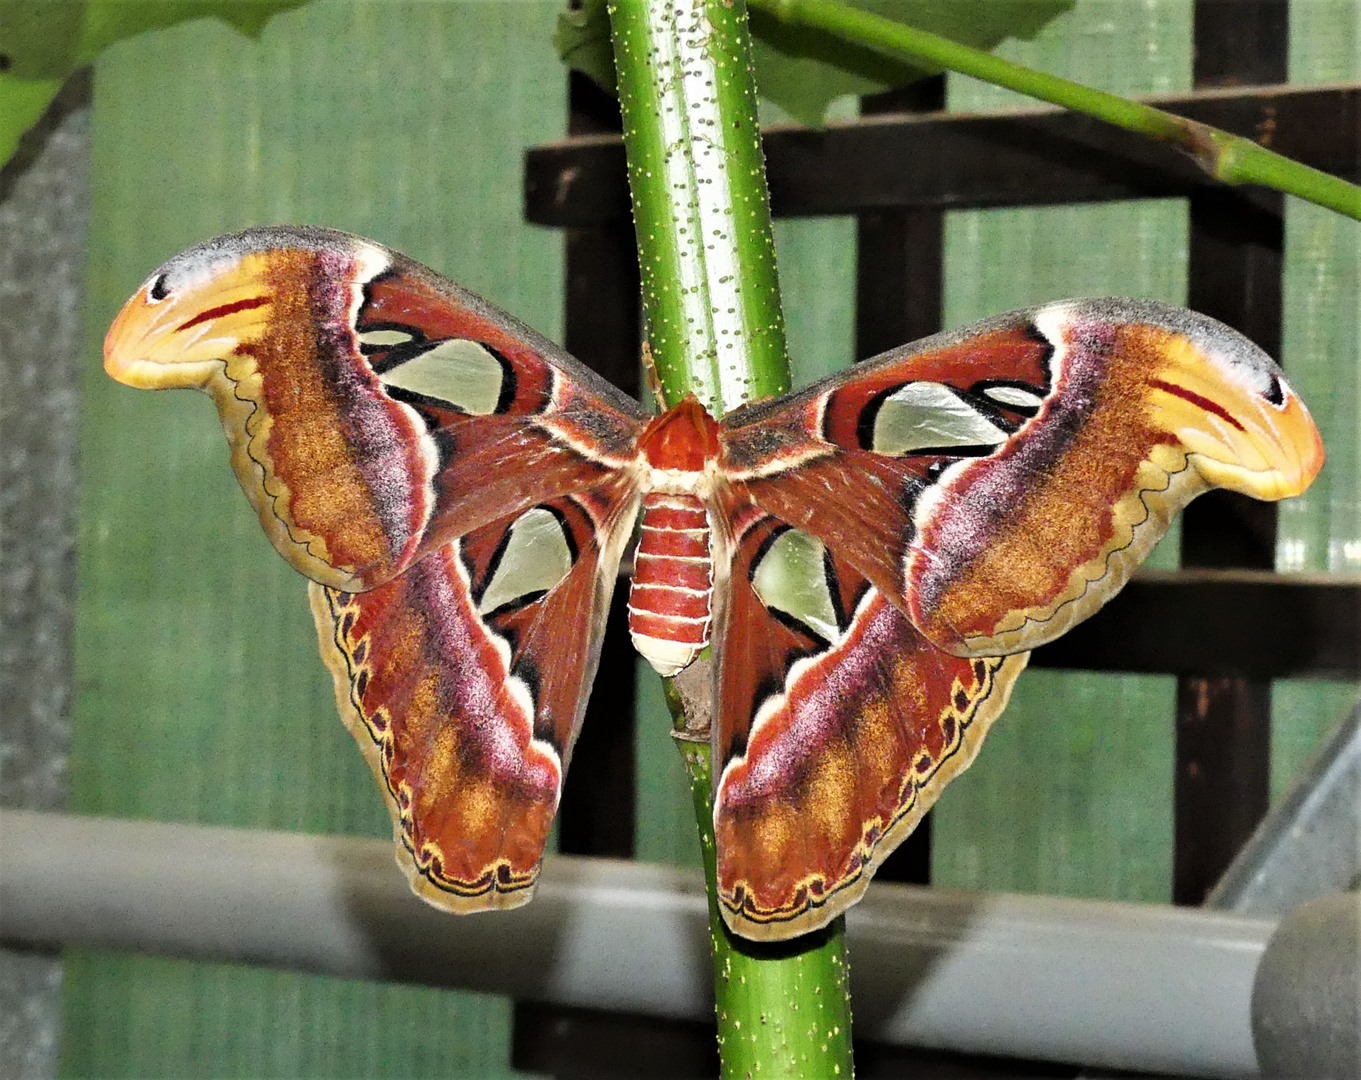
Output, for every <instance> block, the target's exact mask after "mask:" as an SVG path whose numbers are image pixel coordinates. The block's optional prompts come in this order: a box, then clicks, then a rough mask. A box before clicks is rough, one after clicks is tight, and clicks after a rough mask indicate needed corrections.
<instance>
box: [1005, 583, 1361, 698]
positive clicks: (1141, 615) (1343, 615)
mask: <svg viewBox="0 0 1361 1080" xmlns="http://www.w3.org/2000/svg"><path fill="white" fill-rule="evenodd" d="M1031 664H1032V665H1034V666H1036V667H1056V668H1078V669H1084V670H1095V671H1137V672H1150V673H1152V672H1165V673H1181V674H1190V673H1195V674H1198V675H1205V676H1210V677H1228V676H1248V677H1251V678H1254V679H1260V680H1265V679H1279V678H1336V679H1354V678H1361V581H1357V580H1348V581H1338V580H1335V579H1329V578H1327V577H1324V576H1321V575H1303V574H1301V575H1290V574H1272V573H1254V572H1251V571H1232V570H1224V571H1216V570H1196V571H1183V572H1181V573H1152V572H1148V573H1143V574H1139V575H1137V576H1136V577H1135V578H1134V580H1132V581H1131V582H1130V583H1129V584H1128V585H1127V586H1125V588H1124V591H1122V592H1121V593H1120V594H1119V595H1118V596H1116V597H1115V599H1114V600H1112V601H1111V602H1110V603H1109V604H1107V605H1106V606H1105V607H1104V608H1102V609H1101V610H1100V611H1099V612H1097V613H1096V614H1095V615H1093V616H1092V617H1091V618H1090V619H1088V620H1087V621H1086V622H1085V623H1083V624H1082V625H1080V626H1078V627H1076V628H1074V629H1073V630H1071V631H1070V632H1069V633H1067V634H1065V635H1064V636H1063V637H1061V638H1059V640H1058V641H1055V642H1054V643H1053V644H1051V645H1046V646H1044V647H1043V648H1041V649H1036V650H1035V653H1034V655H1033V656H1032V658H1031Z"/></svg>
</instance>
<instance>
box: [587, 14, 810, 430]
mask: <svg viewBox="0 0 1361 1080" xmlns="http://www.w3.org/2000/svg"><path fill="white" fill-rule="evenodd" d="M610 27H611V31H612V33H613V36H614V52H615V67H616V70H617V72H618V84H619V104H620V107H621V109H622V110H623V116H624V146H625V149H626V150H627V153H628V170H629V188H630V190H631V191H632V193H633V219H634V223H635V226H636V228H637V231H638V257H639V264H640V268H641V272H642V285H643V307H644V310H645V312H646V314H647V320H648V342H649V345H650V346H651V349H652V357H653V360H654V362H655V363H656V365H657V374H658V375H659V376H660V378H661V382H662V386H663V387H664V388H665V392H666V397H667V401H668V403H674V402H675V401H678V400H679V399H680V398H681V397H682V396H684V395H685V394H686V393H694V394H695V395H696V396H697V397H698V398H699V399H700V401H701V402H703V403H704V405H705V407H707V408H708V409H709V410H710V411H711V412H713V413H715V414H716V415H721V414H722V413H723V412H725V411H726V410H728V409H732V408H735V407H736V406H737V405H740V404H741V403H742V402H744V401H748V400H750V399H752V398H758V397H764V396H766V395H769V394H779V393H783V392H784V391H786V390H788V389H789V363H788V359H787V358H786V356H785V345H784V317H783V315H782V313H781V310H780V290H779V283H778V281H777V279H776V276H775V241H774V238H773V235H772V233H771V227H770V204H769V199H768V197H767V195H766V180H765V159H764V157H763V155H762V152H761V133H760V130H759V128H758V127H757V123H756V93H755V89H754V87H753V84H752V80H751V67H750V55H751V48H750V38H749V32H748V30H747V15H746V8H745V7H744V6H743V5H741V4H727V5H725V4H723V3H703V2H700V0H676V2H672V3H663V2H659V0H622V2H620V3H618V4H615V5H612V6H611V8H610Z"/></svg>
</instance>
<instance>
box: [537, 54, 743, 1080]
mask: <svg viewBox="0 0 1361 1080" xmlns="http://www.w3.org/2000/svg"><path fill="white" fill-rule="evenodd" d="M619 128H620V122H619V103H618V101H617V100H615V98H614V97H613V96H612V95H610V94H607V93H605V92H604V91H603V90H601V89H600V88H599V87H598V86H596V85H595V84H594V83H592V82H591V81H590V80H589V79H587V78H586V77H585V76H583V75H581V74H580V73H578V72H572V73H571V74H570V76H569V83H568V131H569V132H570V133H571V134H573V135H584V134H587V133H590V132H608V131H618V130H619ZM565 240H566V244H565V264H564V266H565V272H566V296H565V299H564V304H565V318H564V326H563V344H564V345H565V346H566V348H567V351H568V352H570V353H572V354H573V355H574V356H576V357H578V358H579V359H581V360H582V362H583V363H585V364H587V365H589V366H590V367H591V368H593V369H594V370H595V371H596V372H597V373H599V374H600V375H603V376H604V377H605V378H607V379H609V380H610V381H611V382H612V383H614V384H615V385H616V386H618V387H620V388H621V389H623V390H626V391H628V392H629V393H631V394H634V395H636V394H637V393H638V355H639V354H638V349H639V345H638V342H639V335H640V332H641V331H640V325H639V323H640V320H639V314H638V310H639V309H638V256H637V253H636V250H635V248H634V242H633V222H632V221H631V220H630V219H629V218H628V217H627V216H625V217H624V218H622V219H619V220H615V221H611V222H605V223H603V224H601V225H598V226H594V227H589V228H575V229H568V230H567V234H566V237H565ZM619 585H620V586H621V587H620V588H617V589H616V590H615V597H614V603H613V604H612V606H611V609H610V617H609V622H608V624H607V625H606V628H605V640H604V643H603V645H602V647H601V652H600V668H599V670H598V671H597V672H596V678H595V685H594V687H593V689H592V691H591V699H590V702H589V703H588V704H587V707H586V715H585V717H584V719H583V720H582V725H581V735H580V737H579V738H578V739H577V744H576V747H575V749H574V750H573V753H572V760H571V767H570V768H569V769H568V772H567V780H566V782H565V783H564V785H563V792H562V801H561V803H560V804H559V807H558V850H559V851H562V852H564V853H567V854H572V855H604V856H612V857H614V858H622V859H627V858H631V857H632V856H633V851H634V840H635V830H636V821H637V813H636V808H637V782H636V780H637V778H636V767H635V760H634V734H635V720H636V718H635V716H634V702H635V696H636V686H635V672H636V671H637V661H636V654H635V653H634V651H633V643H632V642H631V641H630V640H629V634H628V607H627V605H628V582H627V581H622V580H621V581H620V582H619ZM694 1027H695V1028H698V1029H700V1031H701V1032H702V1031H703V1025H694ZM511 1031H512V1034H511V1044H512V1046H511V1054H512V1060H513V1061H514V1063H515V1066H516V1067H518V1068H523V1069H529V1070H533V1071H535V1072H540V1073H546V1074H548V1075H551V1076H555V1077H577V1076H582V1077H585V1076H590V1077H596V1076H605V1075H618V1072H617V1071H610V1070H609V1069H604V1068H602V1065H604V1064H606V1063H607V1062H609V1061H613V1062H615V1063H619V1062H623V1061H627V1060H628V1059H629V1058H633V1059H635V1060H639V1059H641V1060H647V1059H649V1058H651V1057H653V1056H654V1055H656V1053H657V1051H658V1050H662V1051H664V1055H665V1057H666V1058H667V1059H669V1060H677V1061H684V1062H688V1061H690V1060H697V1059H694V1057H693V1056H694V1055H695V1054H701V1055H702V1054H703V1053H704V1052H705V1048H706V1047H707V1048H708V1052H709V1053H710V1055H713V1049H712V1048H713V1036H712V1033H708V1035H707V1038H702V1037H701V1035H700V1034H697V1033H696V1032H695V1031H692V1030H688V1029H681V1030H680V1033H679V1035H678V1036H677V1037H678V1038H679V1040H680V1041H679V1043H677V1044H676V1045H670V1044H668V1043H667V1040H666V1038H665V1033H664V1031H663V1030H662V1029H661V1028H659V1027H658V1026H657V1022H656V1021H655V1020H649V1021H647V1022H646V1024H644V1023H643V1022H642V1021H640V1020H639V1019H638V1018H636V1017H627V1016H618V1015H613V1014H609V1013H589V1012H585V1011H584V1010H576V1009H567V1008H563V1007H561V1006H553V1005H540V1004H536V1003H532V1002H524V1001H517V1002H516V1003H515V1010H514V1015H513V1020H512V1028H511ZM602 1049H608V1050H609V1052H610V1053H612V1054H613V1055H614V1056H613V1058H608V1057H602V1056H601V1055H602ZM687 1050H688V1053H689V1054H690V1057H687V1056H686V1052H687ZM703 1060H704V1062H705V1065H706V1068H705V1069H702V1070H696V1071H695V1072H693V1073H686V1072H680V1073H673V1074H667V1073H658V1075H699V1074H700V1073H701V1072H705V1071H707V1072H711V1073H712V1072H715V1071H716V1069H713V1068H708V1067H707V1066H708V1059H707V1058H705V1059H703Z"/></svg>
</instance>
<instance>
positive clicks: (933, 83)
mask: <svg viewBox="0 0 1361 1080" xmlns="http://www.w3.org/2000/svg"><path fill="white" fill-rule="evenodd" d="M944 107H945V76H943V75H939V76H936V77H934V78H931V79H923V80H921V81H920V82H916V83H913V84H911V85H910V86H904V87H901V88H900V89H897V90H890V91H888V92H887V93H884V94H875V95H873V96H870V97H865V98H862V99H861V101H860V114H861V115H862V116H875V115H880V114H883V113H904V112H933V111H937V110H939V109H942V108H944ZM944 239H945V214H944V212H943V211H941V210H937V209H901V208H898V207H888V208H885V209H880V210H869V211H866V212H864V213H862V214H860V215H859V217H858V218H857V220H856V264H855V355H856V357H857V358H858V359H864V358H865V357H868V356H874V355H876V354H878V353H881V352H884V351H885V350H887V349H892V348H894V347H895V346H898V345H901V344H902V343H903V342H905V341H916V340H917V339H918V338H924V337H927V336H928V335H930V334H934V333H935V332H936V331H938V330H939V329H940V328H941V326H940V322H941V309H942V303H943V301H942V294H941V289H942V283H943V270H944V257H943V256H944V250H943V249H944ZM877 876H878V878H879V880H880V881H902V882H907V883H909V884H913V885H928V884H930V882H931V815H930V814H929V813H928V814H927V815H926V816H925V817H924V818H922V820H921V822H920V823H919V824H918V825H917V827H916V828H915V829H913V830H912V833H911V835H909V836H908V837H907V838H906V839H905V840H904V841H903V842H902V843H901V844H899V845H898V847H897V848H896V849H895V850H894V852H893V854H891V855H890V856H889V857H888V858H887V859H885V860H884V862H883V863H882V864H881V865H880V867H879V870H878V873H877Z"/></svg>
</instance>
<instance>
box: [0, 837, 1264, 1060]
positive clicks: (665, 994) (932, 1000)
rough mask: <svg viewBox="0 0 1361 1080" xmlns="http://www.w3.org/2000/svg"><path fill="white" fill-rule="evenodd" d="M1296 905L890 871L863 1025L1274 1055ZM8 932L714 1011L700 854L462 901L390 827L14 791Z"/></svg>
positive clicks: (852, 929) (1121, 1052) (1040, 1054)
mask: <svg viewBox="0 0 1361 1080" xmlns="http://www.w3.org/2000/svg"><path fill="white" fill-rule="evenodd" d="M1273 925H1274V924H1273V923H1272V922H1271V921H1268V920H1263V919H1256V918H1248V917H1244V916H1238V915H1230V914H1224V913H1210V912H1205V911H1199V910H1189V909H1174V908H1168V907H1159V906H1152V905H1136V904H1118V903H1107V902H1097V901H1084V900H1072V899H1063V898H1057V897H1039V896H1034V897H1026V896H1009V895H1003V894H966V893H945V892H940V891H936V890H931V889H919V888H913V887H910V886H902V885H890V884H883V885H876V886H875V887H874V888H873V889H871V890H870V891H869V894H868V895H867V897H866V899H865V900H864V901H863V902H862V903H861V904H859V905H858V906H857V907H856V908H855V909H853V910H852V911H851V912H850V914H849V915H848V917H847V934H848V941H849V946H850V951H851V958H852V964H851V971H852V982H853V988H852V989H853V992H854V995H855V1003H856V1013H855V1024H856V1034H857V1035H858V1036H860V1037H864V1038H870V1039H877V1040H882V1041H887V1042H893V1043H903V1044H911V1045H920V1046H931V1047H940V1048H948V1049H952V1050H959V1051H966V1052H982V1053H992V1054H1011V1055H1017V1056H1023V1057H1030V1058H1047V1059H1051V1060H1055V1061H1067V1062H1076V1063H1081V1064H1087V1065H1097V1066H1105V1067H1109V1068H1117V1069H1119V1068H1125V1069H1137V1070H1141V1071H1148V1072H1166V1073H1178V1074H1181V1075H1197V1076H1253V1075H1255V1074H1256V1059H1255V1056H1254V1054H1253V1047H1252V1033H1251V1023H1250V1002H1251V990H1252V980H1253V975H1254V973H1255V971H1256V968H1257V963H1258V960H1259V959H1260V957H1261V955H1262V952H1263V950H1264V949H1265V947H1266V942H1267V939H1268V937H1269V936H1270V934H1271V931H1272V928H1273ZM0 939H3V940H5V941H9V942H12V943H18V944H23V945H27V946H37V947H47V946H54V945H81V946H87V947H96V948H111V949H129V950H134V951H138V952H148V953H162V954H170V955H175V956H185V957H198V958H204V959H208V958H211V959H217V960H236V961H244V962H247V963H258V964H268V965H273V966H276V967H286V968H293V969H298V970H303V971H312V972H321V973H325V974H330V975H339V976H346V977H358V978H375V979H394V980H403V981H408V982H420V983H427V984H432V985H437V986H448V987H459V988H464V989H471V990H481V991H486V992H491V993H499V994H509V995H511V996H513V997H517V998H521V999H530V1000H538V1001H547V1002H555V1003H560V1004H566V1005H579V1006H587V1007H591V1008H596V1009H612V1010H623V1011H628V1012H634V1013H644V1014H649V1015H655V1016H667V1017H687V1018H692V1019H707V1018H708V1017H710V1016H711V1015H712V996H711V989H710V982H709V980H710V973H709V962H708V953H709V940H708V925H707V918H706V902H705V898H704V893H703V890H702V887H701V882H700V880H699V878H698V876H696V875H691V874H689V873H685V872H682V871H678V870H674V869H671V868H668V867H658V866H645V865H641V864H636V863H624V862H615V861H611V860H601V859H584V858H569V857H551V856H550V857H549V859H548V860H547V862H546V865H545V868H544V873H543V879H542V882H541V884H540V886H539V892H538V896H537V898H536V899H535V900H534V902H533V903H531V904H529V905H528V906H527V907H524V908H520V909H518V910H516V911H512V912H504V913H499V914H491V915H481V916H473V917H469V918H456V917H452V916H448V915H443V914H441V913H439V912H436V911H434V910H433V909H431V908H429V907H427V906H426V905H424V904H423V903H421V902H420V901H418V900H416V899H415V898H414V897H412V896H411V895H410V894H409V893H408V891H407V889H406V886H405V884H404V882H403V880H402V878H401V876H400V875H399V874H398V873H396V872H395V870H394V868H393V862H392V854H391V845H390V844H389V843H387V842H386V841H380V840H364V839H357V838H348V837H333V836H309V835H304V834H299V833H270V832H247V831H241V830H232V829H220V828H205V827H200V826H186V825H169V824H161V823H154V822H138V821H116V820H110V819H104V818H81V817H71V816H63V815H55V814H31V813H23V812H15V811H8V812H4V811H0Z"/></svg>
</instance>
